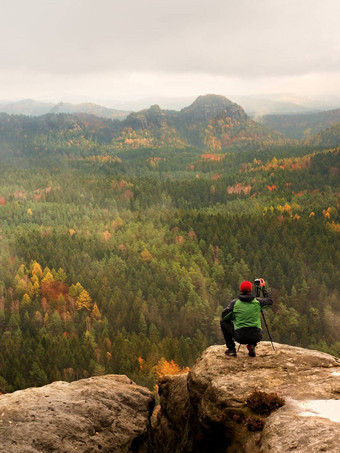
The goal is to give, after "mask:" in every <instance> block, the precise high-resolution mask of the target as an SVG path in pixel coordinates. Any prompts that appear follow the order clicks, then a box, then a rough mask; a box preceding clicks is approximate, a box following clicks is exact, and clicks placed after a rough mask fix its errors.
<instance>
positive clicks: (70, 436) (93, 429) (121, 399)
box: [0, 375, 154, 453]
mask: <svg viewBox="0 0 340 453" xmlns="http://www.w3.org/2000/svg"><path fill="white" fill-rule="evenodd" d="M153 407H154V398H153V395H152V393H151V392H150V391H149V390H147V389H145V388H143V387H139V386H137V385H136V384H134V382H132V381H131V380H130V379H128V378H127V377H126V376H117V375H107V376H100V377H93V378H90V379H84V380H80V381H77V382H72V383H67V382H54V383H53V384H50V385H46V386H44V387H40V388H29V389H26V390H21V391H17V392H14V393H12V394H5V395H2V396H0V439H1V441H0V452H1V453H37V452H58V453H70V452H76V451H78V452H83V453H85V452H88V453H90V452H91V453H92V452H120V453H121V452H128V451H129V452H130V451H137V449H138V446H139V444H140V443H141V442H142V440H143V438H144V437H145V436H146V435H147V431H148V427H149V422H150V416H151V413H152V410H153Z"/></svg>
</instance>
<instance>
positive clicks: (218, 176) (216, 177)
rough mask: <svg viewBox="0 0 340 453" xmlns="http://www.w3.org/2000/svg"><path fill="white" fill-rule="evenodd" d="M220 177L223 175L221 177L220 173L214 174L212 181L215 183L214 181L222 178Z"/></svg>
mask: <svg viewBox="0 0 340 453" xmlns="http://www.w3.org/2000/svg"><path fill="white" fill-rule="evenodd" d="M222 176H223V175H222V174H221V173H216V174H215V175H214V176H213V177H212V179H213V180H214V181H215V180H216V179H220V178H222Z"/></svg>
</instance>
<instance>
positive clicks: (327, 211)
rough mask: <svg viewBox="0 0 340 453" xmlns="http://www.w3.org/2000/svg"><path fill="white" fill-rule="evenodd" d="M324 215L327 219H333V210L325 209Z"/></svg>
mask: <svg viewBox="0 0 340 453" xmlns="http://www.w3.org/2000/svg"><path fill="white" fill-rule="evenodd" d="M322 214H323V216H324V217H325V218H326V219H329V218H330V217H331V208H327V209H323V210H322Z"/></svg>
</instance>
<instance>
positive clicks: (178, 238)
mask: <svg viewBox="0 0 340 453" xmlns="http://www.w3.org/2000/svg"><path fill="white" fill-rule="evenodd" d="M175 242H176V244H179V245H183V244H184V239H183V236H176V239H175Z"/></svg>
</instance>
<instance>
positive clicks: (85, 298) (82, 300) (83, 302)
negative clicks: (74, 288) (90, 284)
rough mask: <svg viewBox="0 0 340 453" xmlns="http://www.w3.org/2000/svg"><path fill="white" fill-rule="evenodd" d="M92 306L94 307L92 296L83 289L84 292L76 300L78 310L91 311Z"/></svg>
mask: <svg viewBox="0 0 340 453" xmlns="http://www.w3.org/2000/svg"><path fill="white" fill-rule="evenodd" d="M91 305H92V298H91V296H90V294H89V293H88V292H87V291H86V289H83V291H82V292H81V293H80V294H79V296H78V298H77V300H76V306H77V310H81V309H83V308H84V309H85V310H87V311H90V310H91ZM98 311H99V310H98Z"/></svg>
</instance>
